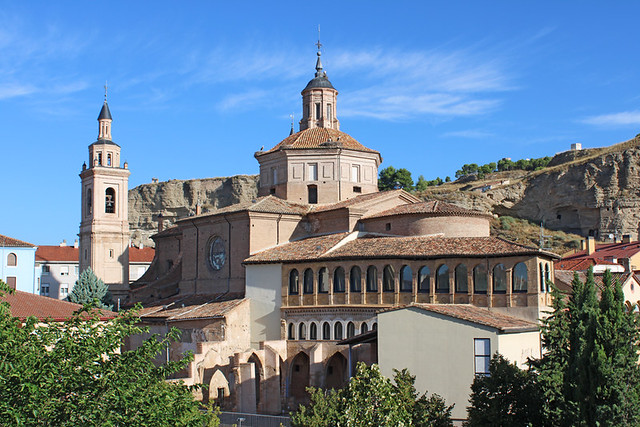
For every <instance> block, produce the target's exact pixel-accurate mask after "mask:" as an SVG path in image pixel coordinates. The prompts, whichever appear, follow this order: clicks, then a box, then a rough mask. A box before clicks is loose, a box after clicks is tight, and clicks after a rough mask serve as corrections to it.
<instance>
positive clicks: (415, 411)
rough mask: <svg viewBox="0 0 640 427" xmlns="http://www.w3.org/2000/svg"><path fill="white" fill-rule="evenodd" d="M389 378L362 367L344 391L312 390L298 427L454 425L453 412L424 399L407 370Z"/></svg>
mask: <svg viewBox="0 0 640 427" xmlns="http://www.w3.org/2000/svg"><path fill="white" fill-rule="evenodd" d="M394 372H395V375H394V381H393V382H392V381H391V380H389V379H388V378H385V377H384V376H383V375H382V374H381V373H380V369H379V368H378V366H377V365H372V366H370V367H369V366H367V365H365V364H364V363H359V364H358V366H357V368H356V375H355V376H354V377H353V378H351V380H350V381H349V384H348V386H347V387H345V388H343V389H341V390H328V391H325V390H322V389H316V388H313V387H310V388H309V391H310V393H311V403H310V404H309V405H308V406H300V408H299V410H298V411H297V412H296V413H294V414H292V419H291V421H292V425H293V426H294V427H303V426H304V427H325V426H326V427H329V426H331V427H334V426H353V427H358V426H388V427H397V426H425V427H426V426H433V427H444V426H451V425H453V424H452V422H451V410H452V408H453V406H447V405H446V403H445V401H444V399H442V398H441V397H440V396H438V395H435V394H433V395H431V396H427V394H426V393H424V394H422V395H420V394H418V392H417V391H416V388H415V386H414V383H415V377H414V376H412V375H411V374H410V373H409V372H408V371H407V370H406V369H403V370H402V371H394Z"/></svg>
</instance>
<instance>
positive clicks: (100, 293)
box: [69, 267, 113, 310]
mask: <svg viewBox="0 0 640 427" xmlns="http://www.w3.org/2000/svg"><path fill="white" fill-rule="evenodd" d="M69 301H71V302H75V303H76V304H92V303H96V306H97V307H98V308H104V309H107V310H112V309H113V301H112V298H111V293H110V292H109V287H108V286H107V285H105V284H104V282H103V281H102V280H100V279H99V278H98V276H96V274H95V273H94V272H93V270H92V269H91V267H89V268H87V269H86V270H84V271H83V272H82V273H80V277H79V278H78V281H77V282H76V284H75V286H74V287H73V290H72V291H71V293H70V294H69Z"/></svg>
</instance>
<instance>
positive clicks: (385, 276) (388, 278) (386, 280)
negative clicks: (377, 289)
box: [382, 265, 396, 292]
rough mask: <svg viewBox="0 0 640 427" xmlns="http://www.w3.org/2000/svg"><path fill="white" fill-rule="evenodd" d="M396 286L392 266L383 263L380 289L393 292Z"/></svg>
mask: <svg viewBox="0 0 640 427" xmlns="http://www.w3.org/2000/svg"><path fill="white" fill-rule="evenodd" d="M395 288H396V278H395V277H394V274H393V268H391V266H390V265H385V266H384V270H382V290H383V291H384V292H393V291H394V290H395Z"/></svg>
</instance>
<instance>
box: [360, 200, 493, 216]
mask: <svg viewBox="0 0 640 427" xmlns="http://www.w3.org/2000/svg"><path fill="white" fill-rule="evenodd" d="M408 214H420V215H430V216H447V215H456V216H482V217H488V218H490V217H491V216H490V215H489V214H486V213H483V212H480V211H474V210H471V209H465V208H461V207H460V206H456V205H454V204H451V203H445V202H440V201H438V200H431V201H427V202H422V203H407V204H404V205H400V206H396V207H395V208H392V209H388V210H386V211H383V212H378V213H375V214H372V215H365V216H364V217H363V219H368V218H379V217H386V216H393V215H408Z"/></svg>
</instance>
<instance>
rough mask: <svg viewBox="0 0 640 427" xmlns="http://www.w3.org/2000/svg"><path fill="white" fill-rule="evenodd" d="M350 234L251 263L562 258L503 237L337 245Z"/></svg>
mask: <svg viewBox="0 0 640 427" xmlns="http://www.w3.org/2000/svg"><path fill="white" fill-rule="evenodd" d="M347 234H348V233H340V234H332V235H328V236H321V237H312V238H308V239H304V240H299V241H296V242H290V243H285V244H283V245H280V246H278V247H275V248H272V249H267V250H264V251H262V252H258V253H256V254H255V255H253V256H251V257H249V258H247V259H246V260H245V261H244V262H245V263H247V264H259V263H276V262H298V261H307V260H312V259H313V260H332V259H375V258H403V259H412V258H419V259H422V258H446V257H458V256H459V257H478V256H481V257H487V256H511V255H546V256H549V257H552V258H559V256H558V255H556V254H553V253H551V252H545V251H541V250H539V249H537V248H532V247H528V246H524V245H520V244H517V243H513V242H509V241H507V240H504V239H501V238H499V237H437V236H435V237H434V236H409V237H398V236H382V235H376V234H366V233H363V234H362V235H360V236H359V237H358V238H356V239H354V240H351V241H347V242H345V243H344V244H343V245H341V246H339V247H338V248H336V249H334V250H331V251H329V249H331V248H333V247H334V246H335V245H337V244H338V243H339V242H340V241H341V240H342V239H343V238H344V237H346V235H347Z"/></svg>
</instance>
